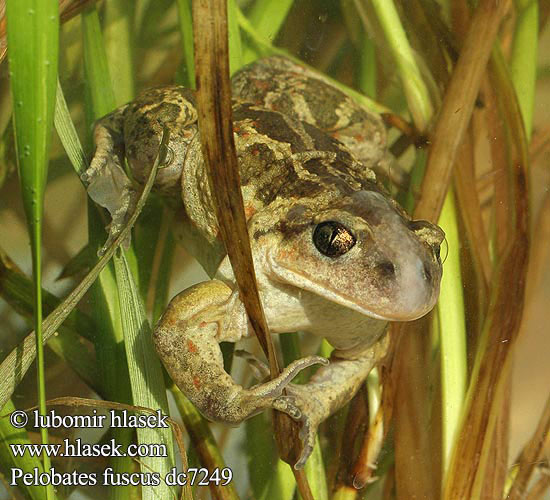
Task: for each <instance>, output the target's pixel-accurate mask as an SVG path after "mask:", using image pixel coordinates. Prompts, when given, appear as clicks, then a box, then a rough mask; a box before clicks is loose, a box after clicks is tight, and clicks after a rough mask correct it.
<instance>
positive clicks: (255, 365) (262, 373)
mask: <svg viewBox="0 0 550 500" xmlns="http://www.w3.org/2000/svg"><path fill="white" fill-rule="evenodd" d="M234 354H235V356H238V357H239V358H242V359H244V360H245V361H246V362H247V363H248V366H249V367H250V369H251V370H252V374H253V375H254V377H255V378H256V380H264V379H266V378H267V377H269V367H268V366H267V365H266V364H265V363H264V362H263V361H262V360H261V359H259V358H258V357H257V356H254V354H251V353H249V352H248V351H245V350H243V349H237V350H236V351H235V353H234Z"/></svg>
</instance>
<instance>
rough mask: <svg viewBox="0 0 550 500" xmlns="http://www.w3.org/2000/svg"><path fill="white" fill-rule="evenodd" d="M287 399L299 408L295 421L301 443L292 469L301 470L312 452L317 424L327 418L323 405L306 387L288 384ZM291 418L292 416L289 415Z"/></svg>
mask: <svg viewBox="0 0 550 500" xmlns="http://www.w3.org/2000/svg"><path fill="white" fill-rule="evenodd" d="M286 393H287V394H288V396H287V397H288V398H291V399H292V401H293V402H294V404H295V405H296V407H298V408H300V410H301V415H300V417H299V418H296V420H299V422H300V424H301V429H300V433H299V434H298V436H299V438H300V441H301V442H302V451H301V452H300V456H299V457H298V460H297V461H296V463H295V464H294V468H295V469H297V470H299V469H303V467H304V465H305V464H306V461H307V459H308V458H309V456H310V455H311V453H312V452H313V448H314V446H315V438H316V436H317V429H318V427H319V424H320V423H321V422H322V421H323V420H324V419H325V418H326V417H327V416H328V415H327V411H326V408H325V406H326V405H323V403H322V402H321V401H320V400H319V399H318V398H317V397H316V396H315V394H313V393H312V391H311V389H309V388H308V386H307V385H297V384H290V385H289V386H288V387H287V388H286ZM291 416H292V415H291Z"/></svg>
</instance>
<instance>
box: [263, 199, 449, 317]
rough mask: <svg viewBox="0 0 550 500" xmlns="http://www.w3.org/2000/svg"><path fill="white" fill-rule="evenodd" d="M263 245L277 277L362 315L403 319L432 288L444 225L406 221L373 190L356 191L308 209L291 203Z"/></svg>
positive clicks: (429, 303)
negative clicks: (275, 235)
mask: <svg viewBox="0 0 550 500" xmlns="http://www.w3.org/2000/svg"><path fill="white" fill-rule="evenodd" d="M279 232H280V234H279V237H280V239H279V243H278V245H275V246H274V248H269V249H268V251H267V252H268V253H267V261H268V263H269V264H268V267H269V269H270V271H271V272H272V273H273V274H274V277H275V278H276V279H277V280H280V281H282V282H284V283H287V284H289V285H292V286H296V287H298V288H300V289H305V290H308V291H310V292H313V293H315V294H317V295H320V296H322V297H324V298H326V299H328V300H331V301H333V302H336V303H339V304H341V305H343V306H345V307H349V308H351V309H354V310H356V311H358V312H360V313H362V314H365V315H368V316H371V317H374V318H378V319H384V320H393V321H409V320H413V319H417V318H419V317H421V316H423V315H425V314H426V313H428V312H429V311H430V310H431V309H432V308H433V306H434V305H435V302H436V301H437V297H438V295H439V283H440V280H441V271H442V268H441V260H440V257H439V246H440V244H441V242H442V241H443V239H444V233H443V231H442V230H441V229H440V228H439V227H438V226H436V225H434V224H431V223H429V222H427V221H411V220H409V219H408V218H407V217H405V216H404V215H403V214H402V213H400V211H399V210H398V209H397V208H396V207H395V206H394V204H393V202H392V201H391V200H389V199H388V198H386V197H385V196H384V195H382V194H381V193H379V192H377V191H374V190H372V191H367V190H364V191H357V192H354V193H350V195H349V196H343V197H341V198H339V199H333V200H332V201H331V202H330V203H327V204H324V208H321V209H319V207H316V209H315V210H313V209H312V208H311V207H308V206H307V205H296V206H294V207H292V208H291V209H290V210H288V212H287V214H286V216H285V217H284V220H283V223H282V224H280V226H279Z"/></svg>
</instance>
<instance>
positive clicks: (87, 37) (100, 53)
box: [81, 7, 116, 119]
mask: <svg viewBox="0 0 550 500" xmlns="http://www.w3.org/2000/svg"><path fill="white" fill-rule="evenodd" d="M81 17H82V36H83V47H84V68H85V70H86V79H87V81H88V90H89V92H90V101H91V103H92V108H93V115H94V118H95V119H97V118H100V117H101V116H104V115H106V114H107V113H109V112H111V111H112V110H113V109H114V108H115V107H116V100H115V94H114V92H113V85H112V83H111V75H110V72H109V65H108V63H107V55H106V53H105V46H104V45H103V36H102V34H101V26H100V24H99V16H98V14H97V9H96V8H95V7H91V8H88V9H86V10H85V11H84V12H83V13H82V16H81Z"/></svg>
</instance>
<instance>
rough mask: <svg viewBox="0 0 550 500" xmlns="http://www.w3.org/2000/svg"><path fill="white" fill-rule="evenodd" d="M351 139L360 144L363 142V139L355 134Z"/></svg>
mask: <svg viewBox="0 0 550 500" xmlns="http://www.w3.org/2000/svg"><path fill="white" fill-rule="evenodd" d="M353 138H354V139H355V140H356V141H358V142H361V141H364V140H365V138H364V137H363V136H362V135H361V134H355V135H354V136H353Z"/></svg>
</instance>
